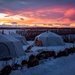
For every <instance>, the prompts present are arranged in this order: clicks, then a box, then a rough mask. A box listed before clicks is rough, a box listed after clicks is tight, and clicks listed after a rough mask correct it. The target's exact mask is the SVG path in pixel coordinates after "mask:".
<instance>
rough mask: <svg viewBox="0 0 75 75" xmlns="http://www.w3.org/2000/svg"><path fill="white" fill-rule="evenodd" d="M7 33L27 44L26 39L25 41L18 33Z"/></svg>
mask: <svg viewBox="0 0 75 75" xmlns="http://www.w3.org/2000/svg"><path fill="white" fill-rule="evenodd" d="M9 35H11V36H13V37H15V38H16V39H18V40H20V41H21V42H22V44H23V45H27V44H28V43H27V41H26V38H25V37H23V36H21V35H19V34H16V33H10V34H9Z"/></svg>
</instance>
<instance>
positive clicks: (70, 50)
mask: <svg viewBox="0 0 75 75" xmlns="http://www.w3.org/2000/svg"><path fill="white" fill-rule="evenodd" d="M66 50H67V51H68V53H69V54H71V53H75V48H69V49H66Z"/></svg>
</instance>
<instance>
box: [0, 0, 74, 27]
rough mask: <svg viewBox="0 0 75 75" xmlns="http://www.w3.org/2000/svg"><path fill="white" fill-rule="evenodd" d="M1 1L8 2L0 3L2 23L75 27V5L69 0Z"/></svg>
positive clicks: (0, 22) (0, 21)
mask: <svg viewBox="0 0 75 75" xmlns="http://www.w3.org/2000/svg"><path fill="white" fill-rule="evenodd" d="M57 1H58V0H57ZM73 1H74V0H73ZM73 1H72V2H73ZM65 2H66V3H67V2H68V3H67V4H65ZM72 2H71V3H72ZM0 3H1V4H3V3H6V5H4V4H3V5H0V25H24V26H44V27H75V5H74V4H73V3H72V4H71V3H70V1H68V0H65V1H64V2H63V3H62V0H60V2H56V1H54V2H53V1H52V0H48V1H46V0H41V1H37V0H35V1H34V0H33V1H32V2H31V1H30V0H29V1H27V0H26V1H25V0H19V1H15V0H13V1H12V2H11V0H7V1H5V0H1V1H0Z"/></svg>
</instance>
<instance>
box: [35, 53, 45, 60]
mask: <svg viewBox="0 0 75 75" xmlns="http://www.w3.org/2000/svg"><path fill="white" fill-rule="evenodd" d="M36 58H37V59H38V60H41V59H44V58H45V54H37V55H36Z"/></svg>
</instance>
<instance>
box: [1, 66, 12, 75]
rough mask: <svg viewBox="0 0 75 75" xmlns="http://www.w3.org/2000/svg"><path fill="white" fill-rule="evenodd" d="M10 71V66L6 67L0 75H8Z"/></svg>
mask: <svg viewBox="0 0 75 75" xmlns="http://www.w3.org/2000/svg"><path fill="white" fill-rule="evenodd" d="M11 70H12V68H11V66H10V65H7V66H5V67H4V68H3V69H2V70H1V71H0V75H9V74H10V73H11Z"/></svg>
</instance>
